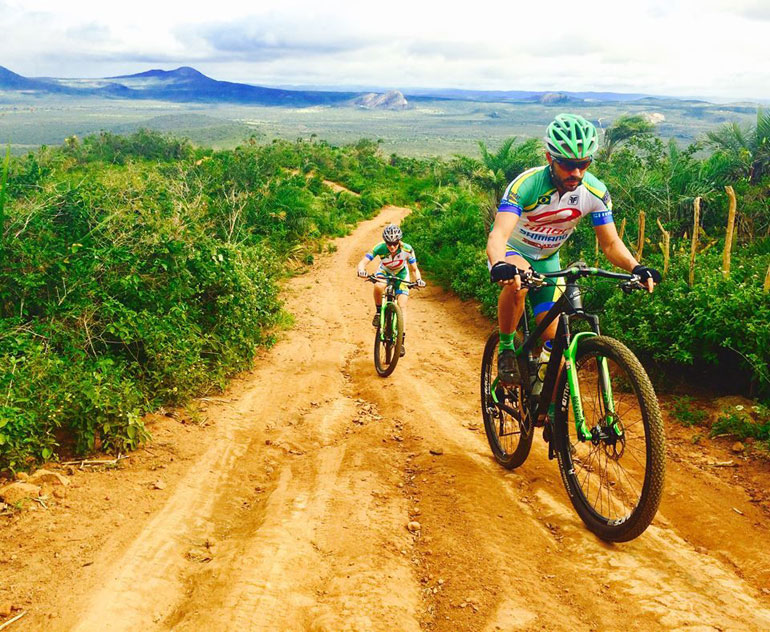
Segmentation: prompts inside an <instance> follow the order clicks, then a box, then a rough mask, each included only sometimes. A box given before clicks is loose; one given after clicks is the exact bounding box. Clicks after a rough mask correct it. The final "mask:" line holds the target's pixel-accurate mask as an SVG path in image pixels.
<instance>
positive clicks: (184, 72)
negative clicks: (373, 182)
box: [0, 66, 756, 111]
mask: <svg viewBox="0 0 770 632" xmlns="http://www.w3.org/2000/svg"><path fill="white" fill-rule="evenodd" d="M3 91H5V92H15V93H17V94H20V95H23V96H26V95H29V96H42V95H46V94H51V95H62V96H72V97H80V98H83V97H100V98H107V99H129V100H130V99H152V100H158V101H173V102H182V103H236V104H242V105H268V106H288V107H308V106H317V105H327V106H339V107H351V106H352V107H363V108H372V107H374V108H376V109H404V108H406V107H409V102H415V101H416V102H420V101H426V100H457V101H477V102H486V103H538V104H542V105H570V104H574V105H581V104H582V105H588V104H591V103H621V102H634V103H636V104H644V103H645V102H647V103H650V104H651V105H652V104H654V103H661V102H666V103H668V104H670V105H672V106H673V107H684V106H685V104H687V105H695V106H697V105H706V104H708V103H709V101H706V100H696V99H682V98H677V97H665V96H654V95H648V94H634V93H619V92H568V91H558V92H557V91H527V90H465V89H456V88H411V89H406V90H400V91H399V90H388V91H387V92H386V91H385V90H381V89H374V90H372V89H366V90H364V89H360V88H344V87H333V88H330V87H326V88H324V87H321V86H314V87H313V88H311V89H309V88H301V87H300V86H292V87H291V89H289V88H288V87H264V86H257V85H251V84H245V83H234V82H230V81H218V80H216V79H212V78H211V77H208V76H206V75H204V74H203V73H201V72H199V71H198V70H196V69H195V68H191V67H189V66H182V67H180V68H177V69H175V70H158V69H154V70H148V71H146V72H140V73H137V74H133V75H121V76H116V77H105V78H100V79H77V78H66V79H64V78H52V77H37V78H29V77H24V76H22V75H19V74H16V73H14V72H12V71H10V70H8V69H7V68H4V67H3V66H0V92H3ZM383 92H385V95H383V94H382V93H383ZM367 93H370V94H367ZM371 93H374V96H372V94H371ZM407 99H408V101H407ZM752 108H756V105H755V104H753V103H747V102H745V101H744V102H741V103H740V104H731V105H730V106H728V107H727V109H731V110H735V111H738V110H740V111H744V110H745V111H751V110H752Z"/></svg>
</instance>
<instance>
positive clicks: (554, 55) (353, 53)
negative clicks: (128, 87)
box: [0, 0, 770, 99]
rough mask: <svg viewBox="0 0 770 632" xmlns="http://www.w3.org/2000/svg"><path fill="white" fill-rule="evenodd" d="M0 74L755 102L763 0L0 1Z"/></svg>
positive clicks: (766, 0)
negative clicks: (189, 73) (151, 75)
mask: <svg viewBox="0 0 770 632" xmlns="http://www.w3.org/2000/svg"><path fill="white" fill-rule="evenodd" d="M0 32H1V33H2V38H0V66H5V67H7V68H9V69H10V70H13V71H14V72H17V73H19V74H22V75H25V76H32V77H34V76H57V77H105V76H114V75H120V74H129V73H135V72H142V71H144V70H149V69H150V68H163V69H166V70H170V69H173V68H176V67H178V66H181V65H186V66H194V67H195V68H197V69H198V70H200V71H201V72H204V73H205V74H207V75H209V76H211V77H213V78H215V79H221V80H228V81H239V82H245V83H253V84H259V85H326V86H345V85H348V86H379V87H388V88H402V89H403V88H409V87H455V88H467V89H484V90H549V91H557V90H569V91H583V90H593V91H614V92H642V93H650V94H658V95H672V96H705V97H718V98H724V99H746V98H753V99H770V0H698V1H695V0H651V1H645V0H639V1H637V2H634V3H625V2H618V1H617V0H597V1H591V0H586V1H585V2H576V1H572V2H566V1H564V0H545V1H544V0H530V1H528V2H522V1H521V0H518V1H517V0H508V1H507V2H493V1H491V0H473V1H471V2H465V3H462V9H461V8H456V7H455V3H452V2H436V1H434V0H425V1H423V0H388V1H387V2H367V1H366V0H324V1H323V2H318V1H317V0H315V1H312V2H311V1H310V0H257V1H253V0H252V1H251V2H242V1H238V0H216V1H214V2H200V3H199V2H193V1H190V0H187V1H185V2H180V1H179V0H131V1H130V2H120V3H114V4H113V3H108V2H105V1H104V0H100V1H98V2H95V1H93V0H67V1H66V2H62V1H61V0H0Z"/></svg>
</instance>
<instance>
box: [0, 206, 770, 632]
mask: <svg viewBox="0 0 770 632" xmlns="http://www.w3.org/2000/svg"><path fill="white" fill-rule="evenodd" d="M405 213H406V211H405V210H404V209H398V208H386V209H384V210H383V212H382V213H381V214H380V215H379V216H378V217H377V218H376V219H374V220H371V221H368V222H365V223H363V224H362V225H360V226H359V227H358V229H357V230H356V231H355V232H354V233H353V234H352V235H351V236H349V237H347V238H344V239H340V240H338V241H337V242H336V245H337V250H336V252H334V253H332V254H329V255H325V256H324V257H322V258H321V260H320V261H319V262H318V263H317V264H316V265H315V266H314V267H313V269H312V271H311V272H310V273H308V274H306V275H304V276H301V277H298V278H295V279H293V280H292V281H291V282H290V283H289V286H288V289H287V293H288V294H287V296H288V298H287V309H288V310H289V311H290V312H291V313H293V314H294V315H295V319H296V325H295V327H294V328H293V329H291V330H289V331H287V332H286V333H285V334H284V335H283V337H282V339H281V340H280V341H279V343H278V344H277V345H276V346H275V347H274V348H272V349H271V350H270V351H268V352H265V353H264V354H262V355H261V357H260V358H258V360H257V363H256V367H255V369H254V370H253V371H252V372H250V373H249V374H247V375H244V376H242V377H241V378H240V379H238V380H236V382H235V383H234V384H233V386H232V387H231V388H230V389H229V390H228V392H227V393H225V394H224V395H223V396H221V397H218V398H208V399H205V400H202V402H200V406H201V407H203V408H204V409H205V410H200V411H195V414H194V415H191V416H192V417H193V418H194V419H193V421H196V423H189V421H190V420H189V419H188V420H187V421H188V423H186V424H180V423H179V421H177V420H174V419H172V418H170V417H163V416H158V417H157V419H155V420H154V421H153V432H154V435H155V441H154V443H153V444H151V445H150V446H148V449H147V450H145V451H139V453H137V454H136V455H133V456H132V458H131V459H128V460H127V461H125V462H124V463H123V464H122V465H123V467H122V468H121V469H112V470H103V471H99V472H94V473H82V472H80V471H79V470H78V471H77V472H75V473H74V474H73V473H72V471H71V472H70V474H73V476H72V478H73V485H72V486H71V489H69V490H68V492H67V496H66V498H65V499H63V500H61V501H59V502H52V503H51V504H50V506H49V507H48V509H47V511H42V510H41V511H37V512H29V513H28V514H25V515H23V516H19V517H17V518H16V519H15V521H14V522H13V523H10V524H9V525H7V528H6V527H4V532H3V534H2V538H0V545H2V549H0V551H1V552H0V576H2V577H3V579H2V580H0V584H5V586H3V587H2V590H0V601H2V600H3V599H5V600H6V601H10V602H12V603H13V604H14V606H15V607H16V608H17V609H19V610H22V609H23V610H24V611H26V612H27V614H26V616H25V617H24V618H22V619H20V620H19V621H18V622H16V623H14V624H12V627H11V628H9V629H10V630H11V631H12V632H15V631H16V630H35V631H37V630H75V631H77V632H92V631H93V632H95V631H118V630H121V631H123V630H125V631H129V630H132V631H133V630H142V631H152V630H178V631H192V630H206V631H219V630H238V631H241V630H255V631H257V630H312V631H328V632H332V631H343V630H351V631H352V630H374V631H380V630H381V631H388V632H392V631H395V630H399V631H400V630H422V629H431V630H447V631H449V630H452V631H454V630H478V631H487V630H490V631H491V630H571V631H574V630H578V631H579V630H618V631H623V632H627V631H628V630H653V629H665V630H679V629H688V630H768V629H770V546H768V542H770V537H769V535H770V511H768V507H770V502H769V501H770V497H768V496H767V495H763V491H762V490H770V475H769V474H768V472H767V466H766V465H764V466H763V465H762V464H759V465H754V466H752V465H750V464H743V463H736V465H738V467H721V466H719V467H718V466H717V465H720V464H724V463H726V462H727V461H728V460H729V459H730V458H731V457H730V455H729V454H727V453H726V454H724V455H723V454H719V453H715V452H714V450H718V449H719V448H714V447H712V448H704V447H702V446H699V445H694V444H692V443H691V442H690V441H689V438H690V436H691V435H692V432H689V431H686V430H684V429H681V428H678V429H677V428H672V427H671V426H669V428H668V430H667V432H668V433H669V448H670V459H669V463H668V473H667V485H666V489H665V496H664V501H663V504H662V507H661V510H660V513H659V515H658V517H657V519H656V520H655V522H654V523H653V525H652V526H651V527H650V529H648V531H647V532H646V533H645V534H644V535H643V536H642V537H640V538H639V539H637V540H636V541H634V542H630V543H627V544H623V545H609V544H606V543H603V542H601V541H599V540H598V539H597V538H595V537H594V536H593V535H592V534H591V533H589V532H588V531H587V530H586V529H585V528H584V526H583V524H582V523H581V521H580V520H579V518H578V517H577V515H576V514H575V512H574V511H573V509H572V507H571V505H570V503H569V500H568V498H567V496H566V493H565V491H564V489H563V487H562V484H561V481H560V478H559V474H558V468H557V465H556V462H555V461H553V462H549V461H548V458H547V453H546V449H545V444H544V443H543V442H542V441H540V440H539V438H538V439H537V441H536V443H535V445H534V447H533V452H532V455H531V456H530V458H529V460H528V461H527V462H526V463H525V465H524V466H523V467H522V468H520V469H519V470H516V471H513V472H508V471H505V470H503V469H502V468H500V467H499V466H498V465H496V463H495V462H494V461H493V460H492V458H491V456H490V453H489V449H488V446H487V444H486V439H485V437H484V432H483V427H482V425H481V417H480V412H479V405H478V385H477V382H478V371H479V365H480V357H481V352H482V348H483V342H484V339H485V337H486V335H487V334H488V332H489V331H490V323H489V322H488V321H486V320H485V319H483V318H482V317H481V316H480V315H479V314H478V312H477V310H476V308H475V307H474V306H473V305H470V304H464V303H461V302H460V301H458V300H457V299H455V298H453V297H451V296H450V295H448V294H445V293H443V292H441V291H440V290H438V289H436V288H431V287H429V288H427V289H425V290H423V291H421V292H419V293H418V292H413V298H412V300H411V301H410V306H409V317H410V321H409V331H408V336H407V349H408V353H407V355H406V357H405V358H404V359H403V360H402V363H400V364H399V366H398V368H397V369H396V371H395V373H394V374H393V375H392V376H391V377H390V378H388V379H385V380H383V379H380V378H378V377H377V375H376V374H375V372H374V367H373V365H372V349H371V346H372V338H373V330H372V327H371V325H370V320H371V313H372V305H371V286H370V285H368V284H365V283H363V282H362V281H361V280H359V279H356V278H355V263H356V262H357V261H358V259H359V258H360V257H361V255H362V253H363V252H365V251H366V250H367V249H368V248H369V247H370V246H371V245H372V244H373V243H375V242H376V241H377V240H378V235H379V232H380V230H381V227H382V225H383V224H384V223H386V222H388V221H397V220H399V219H400V218H402V217H403V216H404V214H405ZM418 255H419V253H418ZM715 464H716V465H715ZM752 494H753V496H752ZM410 522H417V523H419V530H418V531H416V532H414V533H413V532H411V531H410V530H408V528H407V525H408V524H409V523H410ZM412 526H413V527H414V525H412Z"/></svg>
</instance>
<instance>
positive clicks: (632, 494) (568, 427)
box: [554, 336, 665, 542]
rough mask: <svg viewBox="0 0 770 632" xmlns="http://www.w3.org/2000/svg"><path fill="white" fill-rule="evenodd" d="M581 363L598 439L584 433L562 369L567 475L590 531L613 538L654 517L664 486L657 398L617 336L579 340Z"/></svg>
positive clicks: (559, 443)
mask: <svg viewBox="0 0 770 632" xmlns="http://www.w3.org/2000/svg"><path fill="white" fill-rule="evenodd" d="M574 370H575V372H576V376H577V384H578V390H579V392H580V403H581V407H582V411H583V414H584V416H585V427H586V428H587V429H588V430H589V431H590V433H591V439H587V440H581V439H579V438H578V430H577V428H576V425H575V410H574V409H575V403H574V402H572V405H570V402H571V398H570V387H569V382H568V379H567V375H566V371H562V375H561V379H560V382H559V387H558V389H557V391H556V392H557V393H559V394H560V398H559V399H557V404H558V406H557V412H556V419H555V424H556V427H555V429H554V430H555V440H556V451H557V456H558V460H559V468H560V469H561V474H562V480H563V481H564V484H565V486H566V488H567V493H568V494H569V497H570V500H571V501H572V504H573V506H574V507H575V509H576V511H577V512H578V514H579V515H580V517H581V519H582V520H583V522H585V524H586V526H587V527H588V528H589V529H590V530H591V531H593V532H594V533H596V535H598V536H599V537H600V538H602V539H603V540H608V541H611V542H626V541H628V540H633V539H634V538H636V537H638V536H639V535H641V534H642V533H643V532H644V530H645V529H646V528H647V527H648V526H649V524H650V523H651V522H652V519H653V518H654V517H655V514H656V513H657V511H658V505H659V504H660V498H661V495H662V492H663V480H664V471H665V437H664V434H663V420H662V418H661V414H660V408H659V407H658V399H657V397H656V395H655V391H654V390H653V387H652V383H651V382H650V378H649V377H648V376H647V373H646V372H645V371H644V368H643V367H642V365H641V363H640V362H639V360H638V359H637V358H636V356H635V355H634V354H633V353H632V352H631V350H630V349H629V348H628V347H626V346H625V345H624V344H622V343H620V342H618V341H617V340H614V339H612V338H607V337H604V336H596V337H590V338H587V339H584V340H581V341H579V342H578V348H577V354H576V357H575V366H574Z"/></svg>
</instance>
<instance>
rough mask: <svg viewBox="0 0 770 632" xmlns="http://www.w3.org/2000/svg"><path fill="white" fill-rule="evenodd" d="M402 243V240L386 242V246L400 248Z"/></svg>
mask: <svg viewBox="0 0 770 632" xmlns="http://www.w3.org/2000/svg"><path fill="white" fill-rule="evenodd" d="M400 243H401V240H400V239H399V240H398V241H386V242H385V244H386V245H387V246H398V244H400Z"/></svg>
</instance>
